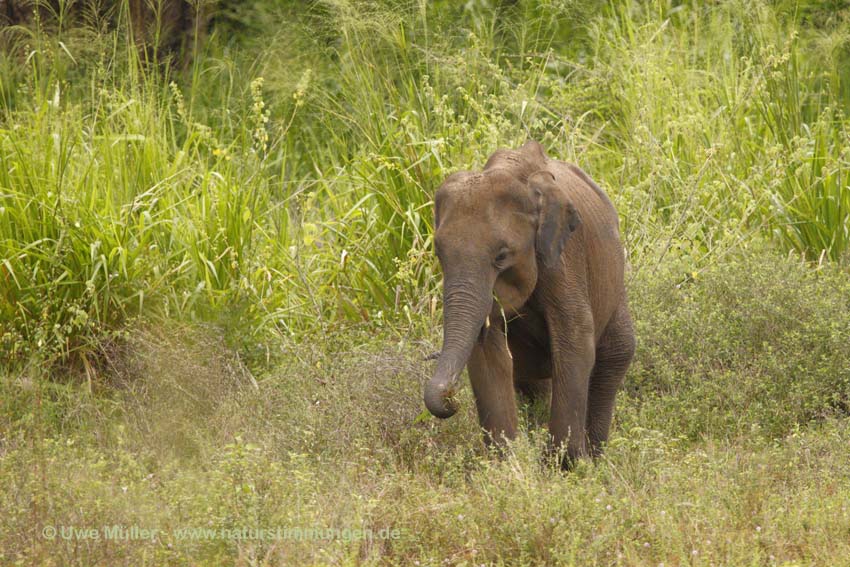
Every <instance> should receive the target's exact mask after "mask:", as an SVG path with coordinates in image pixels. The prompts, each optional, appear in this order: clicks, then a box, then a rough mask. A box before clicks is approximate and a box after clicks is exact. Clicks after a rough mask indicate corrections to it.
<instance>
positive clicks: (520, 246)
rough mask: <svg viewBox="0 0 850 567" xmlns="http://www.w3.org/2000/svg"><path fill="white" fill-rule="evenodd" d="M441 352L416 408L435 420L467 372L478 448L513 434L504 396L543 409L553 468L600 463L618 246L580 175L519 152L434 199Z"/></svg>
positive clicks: (622, 315) (617, 310)
mask: <svg viewBox="0 0 850 567" xmlns="http://www.w3.org/2000/svg"><path fill="white" fill-rule="evenodd" d="M434 226H435V232H434V247H435V250H436V253H437V257H438V258H439V261H440V264H441V266H442V269H443V332H444V333H443V347H442V350H441V352H440V354H439V357H438V360H437V367H436V370H435V373H434V375H433V378H431V380H430V381H429V382H428V383H427V385H426V387H425V404H426V406H427V407H428V410H429V411H430V412H431V413H432V414H433V415H435V416H437V417H440V418H447V417H451V416H452V415H453V414H454V413H455V411H456V409H457V407H456V404H455V401H454V399H453V395H454V393H455V391H456V390H457V388H458V379H459V377H460V374H461V373H462V371H463V368H464V366H466V367H468V369H469V378H470V381H471V382H472V390H473V394H474V396H475V404H476V406H477V409H478V419H479V422H480V424H481V426H482V428H483V429H484V430H485V433H486V434H485V441H486V442H487V443H488V445H493V444H495V445H497V446H498V445H501V444H502V443H503V442H504V440H505V439H512V438H513V437H514V436H515V435H516V431H517V405H516V395H515V390H516V391H519V392H521V393H524V394H526V395H528V396H529V397H530V398H532V399H534V398H535V396H537V397H540V396H549V395H550V394H549V392H551V406H550V407H551V411H550V421H549V436H550V442H551V449H553V450H557V449H561V448H563V449H565V453H564V461H563V462H562V465H563V466H564V467H567V468H568V467H569V466H570V464H571V463H572V462H573V461H574V459H576V458H578V457H582V456H586V455H594V456H595V455H598V454H599V453H600V452H601V448H602V445H603V443H604V442H605V441H606V440H607V439H608V430H609V428H610V426H611V419H612V416H613V412H614V398H615V396H616V393H617V390H618V388H619V387H620V385H621V384H622V382H623V377H624V375H625V373H626V369H627V368H628V366H629V364H630V362H631V360H632V356H633V355H634V350H635V339H634V331H633V328H632V320H631V317H630V315H629V309H628V305H627V301H626V291H625V286H624V281H623V279H624V264H625V258H624V254H623V246H622V244H621V243H620V235H619V220H618V218H617V212H616V211H615V210H614V206H613V205H612V204H611V201H610V200H609V199H608V197H607V196H606V195H605V193H604V192H603V191H602V189H600V188H599V187H598V186H597V185H596V184H595V183H594V182H593V181H592V180H591V179H590V178H589V177H588V176H587V174H585V173H584V172H583V171H582V170H581V169H579V168H578V167H576V166H575V165H571V164H568V163H565V162H562V161H559V160H556V159H550V158H548V157H547V156H546V154H545V152H544V150H543V147H542V146H541V145H540V144H539V143H537V142H535V141H529V142H527V143H526V144H525V145H524V146H522V147H521V148H519V149H517V150H498V151H496V152H495V153H494V154H493V155H492V156H491V157H490V159H489V160H488V161H487V163H486V165H485V166H484V169H483V171H481V172H480V173H475V172H467V171H462V172H458V173H454V174H452V175H450V176H449V177H448V178H447V179H446V180H445V181H444V182H443V184H442V185H441V186H440V188H439V189H438V190H437V193H436V196H435V198H434Z"/></svg>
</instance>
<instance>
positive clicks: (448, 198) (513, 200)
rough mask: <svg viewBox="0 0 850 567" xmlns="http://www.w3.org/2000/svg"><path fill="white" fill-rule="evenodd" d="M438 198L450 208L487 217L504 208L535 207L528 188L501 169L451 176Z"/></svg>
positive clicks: (438, 192)
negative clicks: (454, 177) (454, 178)
mask: <svg viewBox="0 0 850 567" xmlns="http://www.w3.org/2000/svg"><path fill="white" fill-rule="evenodd" d="M436 201H437V202H438V203H445V205H446V209H447V210H456V211H458V212H460V211H463V212H464V213H465V214H467V215H475V216H483V217H490V216H493V215H494V214H497V213H499V212H501V211H506V212H513V211H516V210H520V211H522V212H533V211H534V210H535V203H534V200H533V199H532V196H531V192H530V190H529V189H528V187H527V186H526V185H525V184H524V183H520V181H519V180H517V179H516V178H515V177H514V176H513V175H511V174H510V173H509V172H507V171H505V170H501V169H492V170H488V171H485V172H483V173H471V174H467V175H465V176H463V177H462V178H460V179H456V180H452V179H451V178H450V179H449V180H447V181H446V183H444V184H443V186H442V187H440V189H439V190H438V191H437V196H436Z"/></svg>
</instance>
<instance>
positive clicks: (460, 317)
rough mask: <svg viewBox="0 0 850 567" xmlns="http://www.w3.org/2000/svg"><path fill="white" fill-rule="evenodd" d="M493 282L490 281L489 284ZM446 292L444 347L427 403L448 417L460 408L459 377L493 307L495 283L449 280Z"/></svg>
mask: <svg viewBox="0 0 850 567" xmlns="http://www.w3.org/2000/svg"><path fill="white" fill-rule="evenodd" d="M486 283H490V285H489V286H488V285H486ZM444 290H445V291H444V294H443V349H442V351H441V352H440V356H439V358H438V360H437V369H436V371H435V372H434V376H433V378H431V380H430V381H429V382H428V384H427V385H426V386H425V406H426V407H427V408H428V411H430V412H431V413H432V414H433V415H434V416H435V417H439V418H441V419H445V418H447V417H451V416H453V415H454V414H455V412H456V411H457V405H456V403H455V401H454V400H453V396H454V394H455V391H456V390H457V383H458V378H459V377H460V375H461V373H462V372H463V368H464V367H465V366H466V362H467V360H469V355H470V354H471V352H472V348H473V347H474V346H475V341H476V340H477V339H478V336H479V335H480V333H481V328H482V326H484V324H485V321H486V320H487V317H488V315H489V314H490V310H491V309H492V307H493V285H492V282H485V285H481V284H480V283H478V284H476V283H475V280H474V279H471V278H452V279H451V280H446V282H445V284H444Z"/></svg>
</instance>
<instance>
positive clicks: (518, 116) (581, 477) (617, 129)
mask: <svg viewBox="0 0 850 567" xmlns="http://www.w3.org/2000/svg"><path fill="white" fill-rule="evenodd" d="M225 4H226V3H225ZM834 4H835V5H830V6H819V5H818V4H816V3H806V2H803V1H800V2H773V3H766V2H755V3H752V2H737V1H730V2H717V3H705V4H704V3H701V2H686V3H683V4H678V3H673V2H664V1H661V0H655V1H650V2H638V1H637V0H618V1H617V2H612V3H607V4H604V5H603V3H596V2H586V1H582V0H575V1H555V0H519V1H518V2H497V1H495V0H494V1H487V0H473V1H471V2H449V1H435V2H424V1H416V2H396V1H390V0H384V1H369V2H366V1H363V2H356V1H353V0H352V1H348V0H326V1H320V2H315V3H312V4H311V5H310V8H309V9H305V8H303V6H302V3H300V2H270V1H268V2H260V1H258V2H256V3H255V9H249V8H247V7H246V6H247V5H243V6H240V7H239V9H233V10H230V11H225V10H224V9H223V8H222V10H223V14H221V15H219V16H218V17H213V18H212V20H211V21H212V26H213V27H212V28H211V33H210V34H209V37H208V38H207V40H206V42H205V43H204V44H203V45H202V46H200V45H199V46H196V47H197V50H196V52H195V55H194V57H192V58H191V59H189V60H188V63H186V64H181V65H169V63H168V61H167V58H166V55H165V54H162V55H161V56H160V55H157V54H155V53H153V54H150V53H148V54H145V57H147V58H148V60H147V61H142V59H143V57H142V55H140V53H142V52H140V50H139V49H138V48H137V46H136V45H134V43H133V42H132V40H131V39H129V38H128V33H127V30H128V29H131V28H132V26H129V25H128V20H127V18H128V13H129V12H128V10H125V9H124V8H125V6H122V7H121V8H120V9H117V10H116V13H115V14H113V15H112V17H113V18H114V21H115V22H117V27H115V28H114V29H113V28H110V27H108V26H100V27H98V28H97V29H95V28H94V27H93V25H94V24H93V23H91V22H89V23H88V24H84V23H80V22H76V21H74V22H73V25H72V23H71V22H69V21H64V20H63V19H62V14H64V12H62V11H61V10H59V11H57V13H56V17H55V18H36V19H35V21H34V22H31V23H30V25H27V26H26V27H7V28H5V29H2V30H0V46H2V52H1V53H0V361H2V367H0V486H3V489H2V490H0V512H2V513H0V563H2V564H4V565H5V564H21V565H28V564H65V563H70V564H82V565H88V564H116V563H127V564H134V565H135V564H151V565H159V564H193V565H194V564H203V565H207V564H209V565H217V564H222V563H238V564H246V565H267V564H269V565H277V564H321V565H324V564H328V565H330V564H361V563H363V564H387V565H393V564H409V563H412V562H414V561H419V564H421V565H438V564H451V565H460V564H467V565H480V564H539V565H544V564H575V565H588V564H601V565H658V564H660V563H663V564H665V565H682V564H694V565H711V564H730V565H821V564H830V565H840V564H846V561H847V560H846V558H847V557H848V556H850V544H848V542H850V509H848V502H850V476H848V472H847V471H848V470H850V455H848V453H847V451H846V450H844V448H845V447H846V446H847V443H848V441H850V429H849V428H848V422H847V419H846V414H847V412H848V409H850V349H848V347H847V345H848V344H850V283H848V281H850V280H848V277H847V275H848V263H850V144H848V142H847V140H848V139H849V138H848V134H850V118H848V116H847V113H848V110H850V75H849V74H848V73H850V31H848V30H850V27H849V26H848V25H847V23H848V22H847V20H848V18H850V8H848V6H846V5H845V4H844V3H842V2H837V3H834ZM59 5H60V6H65V5H66V4H64V3H62V2H60V3H59ZM224 12H226V13H224ZM160 57H162V58H161V59H160ZM528 137H532V138H535V139H538V140H539V141H541V142H542V143H543V144H544V145H545V146H546V147H547V150H548V152H549V154H550V155H551V156H557V157H560V158H562V159H566V160H568V161H572V162H575V163H578V164H580V165H581V166H582V167H583V168H584V169H585V170H586V171H588V172H589V173H590V174H591V176H593V177H594V179H596V180H597V181H598V182H599V184H600V185H601V186H602V187H604V188H605V189H606V191H607V192H608V193H609V195H610V196H611V198H612V200H613V201H614V202H615V204H616V205H617V208H618V210H619V212H620V215H621V219H622V230H623V238H624V241H625V243H626V247H627V251H628V254H629V261H630V264H631V271H630V273H629V275H628V277H629V289H630V297H631V304H632V307H633V310H634V315H635V321H636V325H637V331H638V345H639V346H638V354H637V356H636V359H635V362H634V365H633V368H632V369H631V370H630V372H629V375H628V376H627V381H626V386H625V389H624V391H623V393H622V394H621V397H620V398H619V403H618V410H617V414H616V417H615V426H614V435H613V438H612V441H611V445H610V447H609V450H608V452H607V454H606V456H605V457H604V458H603V459H602V460H600V461H599V462H596V463H582V464H581V465H580V466H579V467H578V470H576V471H575V472H573V473H570V474H567V475H564V474H561V473H559V472H556V471H554V470H550V469H549V468H548V466H547V465H545V464H542V463H541V461H540V458H539V455H540V454H541V446H542V443H543V439H544V433H543V432H542V431H540V430H538V429H536V428H535V427H534V426H532V425H529V426H528V427H526V428H525V429H524V430H523V435H522V437H521V439H519V440H518V441H517V443H516V444H515V446H514V447H513V449H512V450H511V452H510V454H509V455H508V456H507V457H506V458H504V459H502V460H499V459H497V458H494V457H493V456H491V455H487V454H486V452H485V450H484V448H483V446H482V444H481V436H480V433H479V431H478V429H477V423H476V419H475V415H474V408H473V403H472V399H471V393H470V392H469V390H468V389H466V390H464V391H463V392H462V394H461V405H462V410H461V412H460V413H459V414H458V415H457V416H456V417H455V418H453V419H451V420H449V421H446V422H438V421H436V420H432V419H424V418H423V417H421V411H422V403H421V399H420V397H421V383H422V381H423V380H424V379H425V378H426V377H427V376H428V373H429V372H430V371H431V364H432V363H429V362H423V357H424V356H425V355H426V354H429V353H430V352H433V351H434V350H436V349H437V345H438V344H439V336H438V331H439V322H440V303H439V298H440V285H439V284H440V276H439V271H438V266H437V265H436V261H435V259H434V257H433V253H432V250H431V237H430V235H431V228H432V227H431V222H432V212H431V198H432V195H433V191H434V189H435V188H436V186H437V185H438V184H439V183H440V182H441V180H442V179H443V178H444V177H445V176H446V175H447V174H448V173H450V172H452V171H455V170H457V169H468V168H475V167H480V166H481V165H482V164H483V163H484V161H485V160H486V158H487V156H489V154H490V153H492V152H493V151H494V150H495V149H496V148H498V147H510V146H516V145H518V144H520V143H522V142H523V141H524V140H525V139H526V138H528ZM531 417H532V416H529V415H526V416H525V418H527V421H528V422H529V423H533V422H534V420H533V419H531ZM114 524H118V525H124V526H128V527H129V526H137V527H139V528H147V529H158V530H161V532H160V534H159V535H158V537H157V538H156V540H155V541H151V540H150V539H142V540H129V541H127V540H119V541H108V542H107V541H103V540H102V539H101V540H100V541H96V542H92V541H84V540H82V539H81V537H76V538H72V539H70V540H65V539H63V538H62V537H57V538H56V539H53V540H50V539H48V538H46V537H45V536H44V532H43V530H44V528H45V527H48V526H56V527H61V526H75V527H77V528H80V529H87V528H98V529H100V528H102V527H103V526H111V525H114ZM277 527H281V528H299V527H300V528H304V529H306V528H338V529H343V528H349V529H360V528H368V529H371V530H372V531H373V532H374V534H376V537H375V538H373V539H371V540H362V539H357V537H356V536H355V537H353V538H351V537H343V536H342V534H337V537H335V538H331V539H325V540H319V539H316V538H312V539H310V538H307V539H302V540H297V539H291V537H290V539H287V540H279V541H274V540H270V539H257V538H251V537H242V538H234V537H223V536H222V535H221V534H218V535H217V536H216V537H208V538H207V539H203V538H201V539H185V538H182V536H183V535H185V534H182V533H181V532H178V531H177V530H179V529H182V528H198V529H201V528H215V529H228V530H240V529H242V528H252V529H256V528H272V529H274V528H277ZM382 529H398V530H399V533H398V534H397V535H398V537H396V538H381V537H378V536H377V534H379V532H380V530H382Z"/></svg>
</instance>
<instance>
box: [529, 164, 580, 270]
mask: <svg viewBox="0 0 850 567" xmlns="http://www.w3.org/2000/svg"><path fill="white" fill-rule="evenodd" d="M528 184H529V186H530V187H531V189H532V191H533V192H534V196H535V198H536V199H537V203H538V215H539V217H538V225H537V242H536V249H537V255H538V256H539V258H540V259H541V260H542V261H543V265H544V266H546V267H547V268H551V267H554V266H556V265H557V264H558V259H559V258H560V257H561V252H563V250H564V246H565V245H566V244H567V240H569V238H570V236H571V235H572V234H573V232H575V231H576V229H577V228H578V227H579V225H580V224H581V217H579V214H578V211H577V210H576V209H575V207H574V206H573V204H572V203H571V202H570V201H569V200H568V199H567V196H566V194H565V193H564V191H563V190H562V189H560V188H559V187H558V186H557V185H556V184H555V176H554V175H552V174H551V173H549V172H548V171H543V170H540V171H536V172H534V173H533V174H531V176H530V177H529V178H528Z"/></svg>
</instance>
